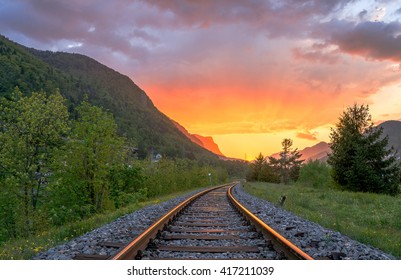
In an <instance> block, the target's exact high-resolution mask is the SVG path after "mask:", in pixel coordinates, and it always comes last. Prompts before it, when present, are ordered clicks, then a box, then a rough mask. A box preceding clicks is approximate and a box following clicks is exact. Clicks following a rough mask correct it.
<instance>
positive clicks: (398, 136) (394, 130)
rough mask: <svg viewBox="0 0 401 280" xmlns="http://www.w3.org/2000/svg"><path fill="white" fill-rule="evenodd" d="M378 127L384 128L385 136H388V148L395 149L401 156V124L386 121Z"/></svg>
mask: <svg viewBox="0 0 401 280" xmlns="http://www.w3.org/2000/svg"><path fill="white" fill-rule="evenodd" d="M378 126H379V127H382V128H383V135H388V146H389V147H394V149H395V150H397V152H398V155H400V156H401V122H400V121H385V122H383V123H381V124H379V125H378Z"/></svg>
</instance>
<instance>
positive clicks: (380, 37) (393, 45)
mask: <svg viewBox="0 0 401 280" xmlns="http://www.w3.org/2000/svg"><path fill="white" fill-rule="evenodd" d="M324 30H325V32H326V36H328V37H329V38H328V39H327V42H329V43H331V44H334V45H337V46H338V47H339V49H340V50H341V51H342V52H345V53H349V54H352V55H360V56H363V57H366V58H368V59H377V60H391V61H396V62H399V61H401V23H400V22H398V21H394V22H390V23H384V22H371V21H366V22H361V23H358V24H354V23H352V22H347V21H338V20H333V21H331V22H329V23H327V24H326V26H325V29H324Z"/></svg>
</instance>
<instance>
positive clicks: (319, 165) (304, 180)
mask: <svg viewBox="0 0 401 280" xmlns="http://www.w3.org/2000/svg"><path fill="white" fill-rule="evenodd" d="M331 180H332V179H331V176H330V168H329V166H328V165H327V163H325V162H321V161H319V160H312V161H309V162H308V163H306V164H303V165H302V167H301V169H300V170H299V178H298V180H297V183H298V184H300V185H303V186H307V187H314V188H326V187H328V186H330V184H331V183H332V182H331Z"/></svg>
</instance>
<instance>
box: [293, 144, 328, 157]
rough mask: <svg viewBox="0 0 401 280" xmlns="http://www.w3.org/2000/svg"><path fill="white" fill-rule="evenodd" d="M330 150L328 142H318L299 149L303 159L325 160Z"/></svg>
mask: <svg viewBox="0 0 401 280" xmlns="http://www.w3.org/2000/svg"><path fill="white" fill-rule="evenodd" d="M330 152H331V150H330V147H329V144H328V143H326V142H323V141H322V142H320V143H318V144H316V145H313V146H312V147H306V148H305V149H303V150H300V151H299V153H300V154H301V155H302V156H301V159H303V160H305V161H310V160H320V161H326V160H327V157H328V156H327V155H328V154H329V153H330Z"/></svg>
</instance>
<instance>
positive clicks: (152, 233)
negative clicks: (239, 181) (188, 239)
mask: <svg viewBox="0 0 401 280" xmlns="http://www.w3.org/2000/svg"><path fill="white" fill-rule="evenodd" d="M231 185H232V184H226V185H221V186H217V187H213V188H210V189H207V190H204V191H202V192H199V193H197V194H195V195H193V196H191V197H190V198H188V199H186V200H185V201H183V202H181V203H180V204H179V205H177V206H176V207H174V208H173V209H172V210H170V211H169V212H168V213H167V214H165V215H164V216H163V217H162V218H160V219H159V220H158V221H156V222H155V223H153V224H152V225H151V226H150V227H149V228H148V229H146V230H145V231H144V232H142V233H141V234H140V235H139V236H138V237H136V238H135V239H134V240H133V241H132V242H130V243H129V244H128V245H127V246H126V247H125V248H123V249H122V250H121V251H120V252H118V253H117V254H115V255H114V256H113V257H112V258H111V259H112V260H130V259H135V257H136V256H137V255H138V253H140V252H141V251H143V250H144V249H146V247H147V246H148V243H149V241H150V240H151V239H153V238H155V237H156V236H157V233H158V232H159V231H160V230H162V229H163V227H164V226H165V225H167V224H168V223H169V222H170V221H171V220H172V219H173V218H174V217H175V216H176V215H177V214H178V213H179V212H180V211H181V210H182V209H184V208H185V207H186V206H188V204H190V203H191V202H192V201H194V200H195V199H197V198H198V197H200V196H202V195H204V194H206V193H208V192H210V191H213V190H216V189H219V188H223V187H226V186H231ZM234 185H235V184H234Z"/></svg>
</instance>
